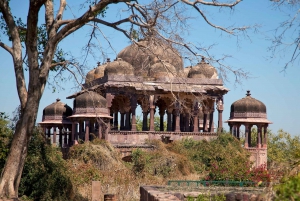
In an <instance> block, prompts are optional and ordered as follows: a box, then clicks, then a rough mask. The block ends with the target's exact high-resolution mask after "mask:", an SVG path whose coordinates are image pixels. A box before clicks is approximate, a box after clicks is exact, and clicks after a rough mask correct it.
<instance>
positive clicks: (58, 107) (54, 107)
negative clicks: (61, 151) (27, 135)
mask: <svg viewBox="0 0 300 201" xmlns="http://www.w3.org/2000/svg"><path fill="white" fill-rule="evenodd" d="M71 115H72V108H71V107H69V106H68V105H67V104H65V103H63V102H61V101H60V99H56V102H54V103H52V104H50V105H48V106H47V107H45V108H44V110H43V117H42V122H40V123H39V124H40V126H41V127H42V128H43V129H44V132H45V134H46V135H47V136H48V138H49V139H50V138H51V135H53V137H52V144H53V145H56V135H57V128H58V131H59V132H58V133H59V146H66V145H67V144H68V136H67V135H68V133H69V134H71V132H69V131H70V130H71V124H72V122H71V121H70V119H68V117H69V116H71ZM51 130H53V131H52V134H51ZM63 137H64V144H63V143H62V142H63V139H62V138H63ZM70 139H71V138H70V137H69V141H70Z"/></svg>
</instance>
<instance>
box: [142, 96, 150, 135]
mask: <svg viewBox="0 0 300 201" xmlns="http://www.w3.org/2000/svg"><path fill="white" fill-rule="evenodd" d="M141 107H142V111H143V128H142V130H143V131H148V113H149V100H146V99H144V100H143V101H142V105H141Z"/></svg>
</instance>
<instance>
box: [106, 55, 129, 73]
mask: <svg viewBox="0 0 300 201" xmlns="http://www.w3.org/2000/svg"><path fill="white" fill-rule="evenodd" d="M104 74H105V75H134V69H133V67H132V65H131V64H130V63H128V62H126V61H123V60H122V59H121V58H118V59H117V60H116V61H113V62H110V63H108V64H107V66H106V68H105V70H104Z"/></svg>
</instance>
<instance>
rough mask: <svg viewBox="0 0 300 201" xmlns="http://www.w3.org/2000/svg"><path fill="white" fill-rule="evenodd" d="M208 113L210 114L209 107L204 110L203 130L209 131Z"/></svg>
mask: <svg viewBox="0 0 300 201" xmlns="http://www.w3.org/2000/svg"><path fill="white" fill-rule="evenodd" d="M207 114H208V111H207V109H204V111H203V132H207V131H208V129H207Z"/></svg>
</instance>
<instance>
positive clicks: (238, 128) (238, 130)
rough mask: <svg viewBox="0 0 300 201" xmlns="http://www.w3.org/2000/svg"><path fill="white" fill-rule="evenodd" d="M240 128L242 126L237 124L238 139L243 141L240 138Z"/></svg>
mask: <svg viewBox="0 0 300 201" xmlns="http://www.w3.org/2000/svg"><path fill="white" fill-rule="evenodd" d="M240 127H241V124H237V126H236V138H237V139H238V140H240V139H241V137H240Z"/></svg>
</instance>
